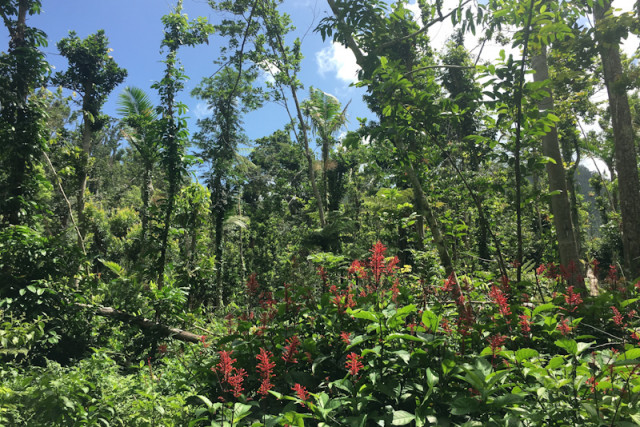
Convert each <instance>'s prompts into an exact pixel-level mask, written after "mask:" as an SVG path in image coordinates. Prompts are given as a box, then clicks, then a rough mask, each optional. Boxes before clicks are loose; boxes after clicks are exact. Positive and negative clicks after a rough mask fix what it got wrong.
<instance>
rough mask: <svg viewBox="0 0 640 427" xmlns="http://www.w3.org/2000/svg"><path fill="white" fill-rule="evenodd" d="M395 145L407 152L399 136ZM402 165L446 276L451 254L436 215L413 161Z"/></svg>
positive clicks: (450, 271)
mask: <svg viewBox="0 0 640 427" xmlns="http://www.w3.org/2000/svg"><path fill="white" fill-rule="evenodd" d="M395 145H396V147H398V149H399V150H400V151H401V152H402V153H405V154H408V153H407V150H406V147H405V146H404V143H403V142H402V141H400V140H399V138H396V144H395ZM404 165H405V166H404V171H405V173H406V174H407V178H409V182H410V183H411V188H412V190H413V197H414V200H415V202H416V208H417V211H418V214H419V215H421V216H422V217H424V219H425V220H426V221H427V225H428V226H429V230H430V231H431V235H432V236H433V241H434V243H435V244H436V248H437V250H438V256H439V257H440V263H441V264H442V266H443V267H444V270H445V272H446V274H447V276H449V275H450V274H451V273H453V272H454V269H453V262H452V261H451V256H450V255H449V248H448V245H447V242H446V241H445V239H444V236H443V235H442V233H441V232H440V225H439V224H438V222H437V220H436V216H435V215H434V213H433V209H432V208H431V204H430V203H429V200H428V199H427V196H426V195H425V194H424V190H423V189H422V184H421V183H420V178H419V177H418V174H417V173H416V171H415V169H414V168H413V163H412V162H411V160H410V159H409V158H406V159H405V162H404Z"/></svg>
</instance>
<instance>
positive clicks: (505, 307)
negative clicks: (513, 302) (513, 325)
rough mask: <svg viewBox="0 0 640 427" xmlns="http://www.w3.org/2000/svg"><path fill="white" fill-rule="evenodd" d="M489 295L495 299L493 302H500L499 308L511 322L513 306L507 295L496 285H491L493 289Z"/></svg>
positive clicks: (508, 321) (503, 315)
mask: <svg viewBox="0 0 640 427" xmlns="http://www.w3.org/2000/svg"><path fill="white" fill-rule="evenodd" d="M489 296H490V297H491V299H493V302H495V303H496V304H498V309H499V310H500V314H502V317H504V318H505V320H506V321H507V323H510V322H511V321H510V320H509V318H508V317H509V316H511V307H510V306H509V303H508V302H507V297H506V296H505V295H504V293H503V292H502V291H501V290H500V289H499V288H498V287H497V286H496V285H493V286H492V287H491V291H489Z"/></svg>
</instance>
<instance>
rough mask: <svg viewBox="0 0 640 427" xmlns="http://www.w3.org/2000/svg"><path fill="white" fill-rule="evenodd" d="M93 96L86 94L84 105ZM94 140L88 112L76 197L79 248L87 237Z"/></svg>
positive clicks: (84, 123)
mask: <svg viewBox="0 0 640 427" xmlns="http://www.w3.org/2000/svg"><path fill="white" fill-rule="evenodd" d="M90 95H91V92H90V90H89V91H87V93H86V94H85V99H87V101H84V102H83V104H88V102H89V101H88V99H89V96H90ZM92 138H93V135H92V132H91V129H90V124H89V117H88V114H87V112H86V111H85V112H83V125H82V153H81V156H82V157H81V159H80V162H81V165H80V175H79V177H78V192H77V195H76V210H77V212H78V227H79V228H80V235H78V246H80V247H82V242H81V241H80V239H84V237H85V235H86V221H85V217H84V205H85V199H84V195H85V193H86V191H87V181H88V180H89V159H90V158H91V139H92Z"/></svg>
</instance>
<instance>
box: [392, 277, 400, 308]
mask: <svg viewBox="0 0 640 427" xmlns="http://www.w3.org/2000/svg"><path fill="white" fill-rule="evenodd" d="M398 285H399V282H398V280H397V279H396V280H395V281H394V282H393V285H392V286H391V299H392V300H393V302H394V303H397V302H398V295H400V288H399V287H398Z"/></svg>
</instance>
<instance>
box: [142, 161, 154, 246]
mask: <svg viewBox="0 0 640 427" xmlns="http://www.w3.org/2000/svg"><path fill="white" fill-rule="evenodd" d="M152 194H153V181H152V175H151V167H149V165H145V167H144V171H143V173H142V212H140V214H141V217H142V218H141V221H142V230H141V237H140V241H141V243H142V245H141V248H142V250H144V247H145V241H146V239H147V230H148V228H149V199H150V198H151V195H152Z"/></svg>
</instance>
